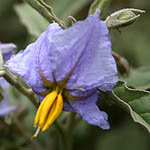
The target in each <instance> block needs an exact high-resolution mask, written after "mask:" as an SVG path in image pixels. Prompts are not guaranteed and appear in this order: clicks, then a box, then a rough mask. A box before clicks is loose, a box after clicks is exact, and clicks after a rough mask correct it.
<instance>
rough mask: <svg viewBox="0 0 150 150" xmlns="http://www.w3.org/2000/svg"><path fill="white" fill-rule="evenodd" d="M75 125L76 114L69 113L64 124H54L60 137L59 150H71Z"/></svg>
mask: <svg viewBox="0 0 150 150" xmlns="http://www.w3.org/2000/svg"><path fill="white" fill-rule="evenodd" d="M76 125H77V120H76V114H75V113H70V114H69V116H67V121H66V124H64V125H62V126H60V125H59V123H57V122H55V127H56V128H57V131H58V133H59V135H60V142H61V143H60V149H61V150H72V144H73V143H72V142H73V141H72V136H73V132H74V129H75V127H76Z"/></svg>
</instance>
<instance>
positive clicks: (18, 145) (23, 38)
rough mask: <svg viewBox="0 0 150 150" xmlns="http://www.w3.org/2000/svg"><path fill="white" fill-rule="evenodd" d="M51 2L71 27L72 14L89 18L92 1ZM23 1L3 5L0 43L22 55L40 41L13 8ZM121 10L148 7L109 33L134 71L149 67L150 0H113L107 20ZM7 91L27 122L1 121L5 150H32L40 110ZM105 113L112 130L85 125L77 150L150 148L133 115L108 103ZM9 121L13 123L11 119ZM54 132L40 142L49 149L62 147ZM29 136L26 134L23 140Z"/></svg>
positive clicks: (2, 148)
mask: <svg viewBox="0 0 150 150" xmlns="http://www.w3.org/2000/svg"><path fill="white" fill-rule="evenodd" d="M46 2H47V3H49V4H50V5H51V6H52V7H53V8H54V12H55V13H56V15H57V16H58V17H59V18H61V19H62V20H63V21H65V22H66V23H67V25H68V26H69V25H70V21H69V19H68V18H67V16H69V15H71V16H74V17H75V18H76V19H77V20H81V19H84V18H86V16H87V14H88V9H89V7H90V4H91V3H92V0H76V1H75V0H46ZM22 3H23V1H21V0H5V1H4V0H3V1H2V0H1V1H0V41H1V42H4V43H10V42H13V43H15V44H16V45H17V46H18V51H19V50H21V49H24V48H25V47H26V46H27V44H29V43H31V42H33V41H34V39H35V37H34V36H31V35H30V34H29V32H28V30H27V28H26V27H25V26H24V24H23V23H22V22H21V21H20V18H19V15H18V13H17V11H16V9H14V8H16V5H17V7H19V6H20V4H22ZM18 5H19V6H18ZM122 8H138V9H143V10H146V13H145V14H144V15H142V17H140V18H139V19H138V21H136V22H135V23H134V24H132V25H130V26H128V27H125V28H121V29H120V31H118V30H111V31H110V35H111V41H112V49H113V51H115V52H117V53H118V54H120V55H122V56H123V57H125V58H126V59H127V60H128V62H129V65H130V67H131V68H132V69H135V68H140V67H143V66H147V67H150V2H149V0H142V1H140V0H132V1H131V0H112V2H111V3H110V5H109V7H108V8H107V9H106V11H105V14H104V17H103V19H105V18H106V17H107V16H108V15H109V14H111V13H112V12H114V11H117V10H119V9H122ZM31 15H32V14H31ZM127 80H128V79H127ZM6 93H7V95H8V97H9V99H10V101H11V102H12V103H19V105H20V109H21V110H20V111H22V114H21V115H22V116H21V118H23V119H21V121H20V122H19V123H18V124H17V120H16V124H14V125H10V124H9V123H8V124H5V123H4V122H3V119H1V121H0V122H2V123H0V150H25V149H29V148H30V149H32V146H31V143H30V142H29V137H30V136H32V135H33V133H34V131H35V129H33V127H32V124H33V118H34V115H35V112H36V109H35V107H34V106H33V105H32V103H31V102H30V101H29V100H28V99H27V98H25V97H24V96H22V95H21V94H20V93H19V92H18V91H17V90H15V89H14V88H13V87H11V88H10V89H9V90H7V91H6ZM102 109H104V110H105V111H106V112H107V113H108V115H109V122H110V125H111V129H110V130H107V131H104V130H102V129H100V128H98V127H93V126H90V125H89V124H87V123H86V122H84V121H81V123H80V124H79V125H78V126H77V127H76V129H75V133H74V137H73V150H84V149H86V150H120V149H121V150H149V149H150V136H149V134H148V133H147V131H146V130H145V129H144V128H143V127H141V126H140V125H138V124H136V123H134V122H133V121H132V118H131V117H130V116H129V114H127V113H126V112H125V111H124V110H122V109H121V108H119V107H118V106H115V105H105V104H103V107H102ZM15 113H16V114H17V113H19V112H18V111H17V112H15ZM5 119H7V120H8V119H9V118H5ZM22 124H23V125H22ZM19 125H20V126H19ZM19 127H20V128H22V129H24V128H25V129H27V131H28V133H24V132H23V131H21V129H19V130H18V128H19ZM49 130H51V131H49V132H47V133H44V134H40V135H39V137H38V138H37V143H38V144H39V145H41V146H43V147H44V148H45V149H46V150H48V149H50V150H54V149H55V148H56V149H59V148H58V140H59V139H58V134H57V131H56V129H55V127H54V126H52V128H50V129H49ZM24 134H25V136H22V135H24ZM26 134H27V135H26ZM52 145H55V146H52Z"/></svg>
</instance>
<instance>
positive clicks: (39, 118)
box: [6, 11, 118, 131]
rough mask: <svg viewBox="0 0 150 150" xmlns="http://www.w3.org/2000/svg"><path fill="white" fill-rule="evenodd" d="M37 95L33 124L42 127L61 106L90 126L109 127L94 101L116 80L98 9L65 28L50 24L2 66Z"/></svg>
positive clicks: (106, 36)
mask: <svg viewBox="0 0 150 150" xmlns="http://www.w3.org/2000/svg"><path fill="white" fill-rule="evenodd" d="M6 66H7V67H8V68H9V69H10V71H12V72H13V73H16V74H18V75H20V76H21V77H22V78H24V80H25V81H26V82H27V83H28V84H29V85H30V86H31V87H32V89H33V90H34V91H35V93H36V94H37V95H38V96H39V97H40V99H41V104H40V106H39V109H38V111H37V114H36V117H35V122H34V125H35V126H36V125H37V124H39V126H40V128H41V129H42V131H44V130H46V129H47V128H48V127H49V126H50V125H51V124H52V123H53V122H54V121H55V119H56V118H57V117H58V116H59V115H60V113H61V112H62V109H64V110H66V111H72V112H77V113H78V114H79V115H80V116H81V117H82V119H83V120H86V121H87V122H88V123H89V124H91V125H95V126H99V127H101V128H103V129H109V123H108V121H107V120H108V116H107V114H106V113H105V112H102V111H100V110H99V108H98V106H97V105H96V101H97V99H98V94H97V88H99V89H100V90H103V91H111V90H112V88H113V87H114V86H115V84H116V83H117V81H118V77H117V75H116V74H117V69H116V63H115V61H114V58H113V57H112V51H111V42H110V39H109V31H108V29H107V27H106V24H105V23H104V22H103V21H101V20H99V11H97V12H96V13H95V14H94V15H90V16H89V17H88V18H87V19H86V20H84V21H78V22H77V23H75V24H74V25H73V26H72V27H70V28H68V29H65V30H63V29H61V28H60V27H59V26H58V24H57V23H52V24H50V25H49V27H48V28H47V30H46V31H45V32H44V33H42V34H41V35H40V37H39V38H38V39H37V41H35V42H34V43H32V44H30V45H29V46H27V48H26V49H25V51H24V52H21V53H19V54H17V55H16V56H14V57H12V58H11V59H10V60H9V61H8V64H7V65H6Z"/></svg>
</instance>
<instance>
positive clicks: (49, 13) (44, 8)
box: [25, 0, 66, 29]
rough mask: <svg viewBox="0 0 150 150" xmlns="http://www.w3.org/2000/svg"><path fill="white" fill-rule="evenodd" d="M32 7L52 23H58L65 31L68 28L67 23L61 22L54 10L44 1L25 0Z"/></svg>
mask: <svg viewBox="0 0 150 150" xmlns="http://www.w3.org/2000/svg"><path fill="white" fill-rule="evenodd" d="M25 1H26V2H27V3H28V4H29V5H30V6H31V7H33V8H34V9H35V10H36V11H37V12H39V13H40V14H41V15H42V16H43V17H44V18H45V19H47V20H48V21H49V22H50V23H51V22H52V21H55V22H57V23H58V24H59V25H60V26H61V27H62V28H63V29H65V28H66V25H65V23H64V22H63V21H62V20H60V19H59V18H58V17H57V16H56V15H55V14H54V12H53V8H52V7H50V6H49V5H47V4H46V3H45V2H43V0H25Z"/></svg>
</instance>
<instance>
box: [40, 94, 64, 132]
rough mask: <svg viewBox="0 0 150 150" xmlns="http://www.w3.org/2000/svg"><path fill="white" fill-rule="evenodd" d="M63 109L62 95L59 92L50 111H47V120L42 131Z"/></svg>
mask: <svg viewBox="0 0 150 150" xmlns="http://www.w3.org/2000/svg"><path fill="white" fill-rule="evenodd" d="M62 109H63V97H62V94H61V93H60V94H59V95H58V96H57V99H56V101H55V102H54V104H53V105H52V108H51V111H50V112H49V115H48V118H47V121H46V122H45V124H44V126H43V128H42V132H43V131H45V130H46V129H47V128H48V127H49V126H50V125H51V124H52V123H53V122H54V121H55V120H56V118H57V117H58V116H59V115H60V113H61V112H62Z"/></svg>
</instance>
